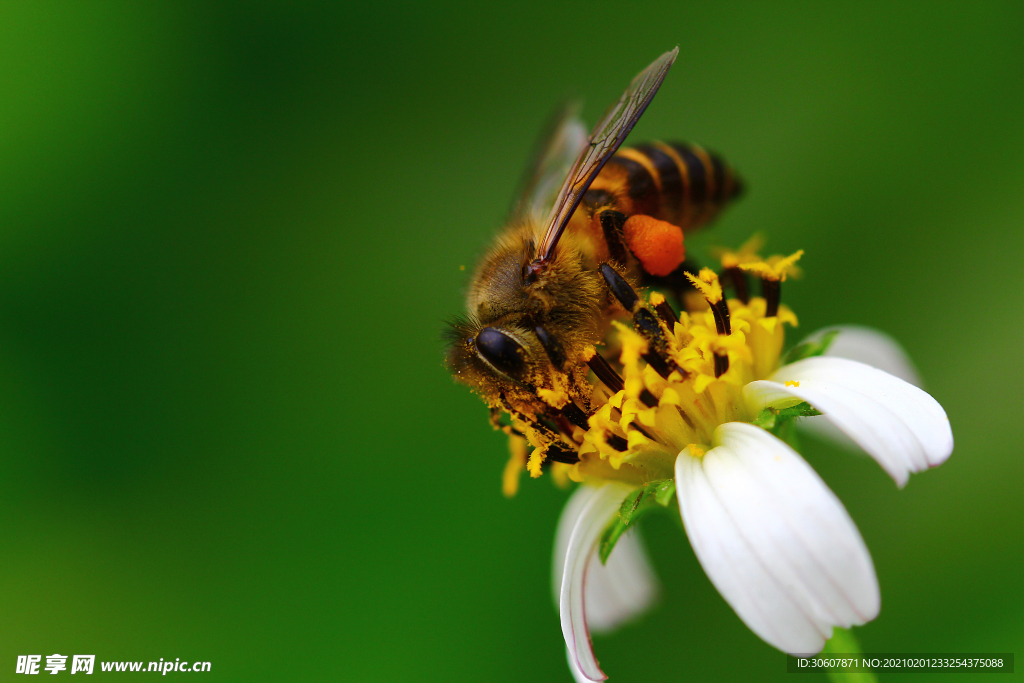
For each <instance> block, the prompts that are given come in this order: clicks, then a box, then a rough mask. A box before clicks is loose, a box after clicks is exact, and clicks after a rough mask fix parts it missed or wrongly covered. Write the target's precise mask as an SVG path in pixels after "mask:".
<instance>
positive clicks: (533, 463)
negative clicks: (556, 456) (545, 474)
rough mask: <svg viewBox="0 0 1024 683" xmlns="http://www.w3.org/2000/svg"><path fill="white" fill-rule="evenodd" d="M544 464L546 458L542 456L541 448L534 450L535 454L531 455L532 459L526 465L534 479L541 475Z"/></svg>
mask: <svg viewBox="0 0 1024 683" xmlns="http://www.w3.org/2000/svg"><path fill="white" fill-rule="evenodd" d="M543 462H544V456H543V455H542V454H541V452H540V449H539V448H534V449H533V452H532V453H530V459H529V461H528V462H527V463H526V469H527V471H529V473H530V476H531V477H532V478H534V479H536V478H537V477H539V476H540V475H541V468H540V466H541V463H543Z"/></svg>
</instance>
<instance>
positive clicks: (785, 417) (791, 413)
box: [753, 401, 821, 436]
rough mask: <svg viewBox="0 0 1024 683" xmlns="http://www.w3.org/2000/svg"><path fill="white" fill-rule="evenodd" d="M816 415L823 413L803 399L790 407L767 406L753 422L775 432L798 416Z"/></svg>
mask: <svg viewBox="0 0 1024 683" xmlns="http://www.w3.org/2000/svg"><path fill="white" fill-rule="evenodd" d="M814 415H821V413H820V412H818V411H817V410H815V409H814V408H812V407H811V404H809V403H807V401H801V402H800V403H797V404H796V405H793V406H789V407H788V408H765V409H764V410H762V411H761V412H760V413H758V414H757V417H755V418H754V422H753V423H754V424H755V425H757V426H758V427H760V428H762V429H766V430H768V431H769V432H771V433H773V434H775V430H777V429H778V428H779V427H780V426H781V425H782V424H783V423H785V422H791V421H792V420H793V419H794V418H797V417H812V416H814ZM776 436H778V435H776Z"/></svg>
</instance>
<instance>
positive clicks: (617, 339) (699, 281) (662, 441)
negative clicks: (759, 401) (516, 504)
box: [504, 252, 803, 495]
mask: <svg viewBox="0 0 1024 683" xmlns="http://www.w3.org/2000/svg"><path fill="white" fill-rule="evenodd" d="M802 253H803V252H797V253H795V254H793V255H792V256H789V257H786V258H783V257H774V258H771V259H768V260H760V259H755V257H752V256H751V255H750V254H748V253H743V254H742V258H739V257H737V254H735V253H727V254H725V255H723V272H724V273H726V274H728V275H729V276H730V278H729V279H728V280H727V281H726V282H725V283H723V282H721V281H720V280H719V276H718V275H717V274H716V273H715V272H714V271H713V270H710V269H707V268H705V269H703V270H701V272H700V273H699V274H698V275H697V276H690V281H691V282H692V284H693V285H694V287H695V288H696V290H697V293H699V294H697V293H695V297H694V298H696V300H697V305H694V302H693V301H692V300H688V308H689V311H688V312H682V313H680V314H678V316H677V315H676V314H675V312H674V311H673V310H672V309H671V308H670V307H669V306H668V303H667V302H666V300H665V297H664V296H663V295H661V294H660V293H658V292H652V293H651V294H650V296H649V298H648V300H647V302H641V303H639V304H637V306H636V307H634V311H633V314H634V321H635V322H636V327H633V326H629V325H626V324H623V323H621V322H618V321H616V322H615V323H613V330H612V332H611V333H610V334H609V337H608V338H607V339H606V340H605V348H606V349H609V348H610V349H615V350H617V356H618V363H617V364H616V363H614V361H612V359H613V357H614V354H613V355H612V356H608V358H607V360H605V359H602V358H601V357H600V355H599V354H598V353H597V350H596V349H594V348H592V347H591V348H588V349H587V351H586V352H585V353H584V357H583V359H582V361H583V362H586V363H588V364H589V365H590V367H591V369H592V370H593V371H594V375H596V380H594V381H593V392H592V395H591V401H590V404H591V405H590V409H591V410H590V413H589V417H587V428H586V429H583V428H582V427H579V426H573V427H572V433H571V434H569V433H567V432H563V438H565V439H566V444H569V443H570V442H571V444H572V447H574V448H575V450H576V453H577V454H578V456H579V461H578V462H575V463H572V464H570V463H569V462H552V463H548V462H546V461H547V460H548V458H547V455H546V449H545V448H543V443H541V442H539V441H538V440H537V439H536V438H535V435H534V434H533V433H532V430H531V429H529V428H528V426H527V425H519V426H520V427H521V428H522V431H523V433H524V435H525V438H523V437H514V439H515V441H516V442H515V444H514V446H513V449H512V458H511V460H510V462H509V466H508V468H507V469H506V472H505V478H504V483H505V486H504V489H505V493H506V495H511V494H513V493H514V491H515V485H516V480H517V479H518V476H519V473H520V472H521V471H522V470H523V469H526V470H527V471H528V472H529V473H530V475H531V476H534V477H537V476H540V475H541V473H542V471H543V469H542V466H545V468H546V466H547V465H548V464H550V465H551V472H552V473H553V474H554V475H555V477H556V480H561V481H565V480H566V479H571V480H573V481H577V482H582V481H602V480H604V481H607V480H618V481H624V482H627V483H630V484H634V485H639V484H644V483H646V482H649V481H655V480H659V479H666V478H671V477H672V476H673V474H674V469H675V461H676V458H677V457H678V456H679V454H680V453H682V452H686V453H688V454H689V455H690V456H692V457H695V458H700V457H703V456H704V454H705V453H706V452H707V451H708V450H709V449H710V448H711V447H710V446H709V445H708V444H710V443H711V442H712V435H713V434H714V431H715V429H716V428H717V427H718V426H719V425H721V424H723V423H726V422H737V421H738V422H750V421H751V420H753V418H754V417H755V415H752V414H750V411H749V409H748V408H747V404H746V401H745V400H744V397H743V387H744V386H746V385H747V384H748V383H750V382H753V381H755V380H759V379H765V378H767V377H768V376H770V375H771V374H772V373H773V372H774V371H775V370H776V369H777V368H778V365H779V359H780V357H781V354H782V350H783V346H784V343H785V325H787V324H789V325H793V326H796V325H797V319H796V316H795V315H794V314H793V312H792V311H791V310H790V309H789V308H788V307H786V306H784V305H781V304H780V303H779V284H780V282H781V281H783V280H785V278H786V275H787V273H789V274H791V273H793V271H794V269H795V266H794V263H795V262H796V261H797V260H798V259H799V258H800V256H801V255H802ZM737 261H738V262H739V263H737ZM745 273H753V274H755V275H757V276H760V279H761V288H762V294H763V296H758V297H749V296H748V295H747V288H746V286H745V282H746V278H747V276H746V275H745ZM723 284H725V285H726V286H727V287H730V288H731V290H732V291H734V292H735V294H736V296H735V298H728V297H727V296H726V288H725V287H723ZM640 309H644V310H640ZM641 314H642V315H641ZM641 317H642V318H643V321H644V322H643V324H641ZM651 321H654V322H653V323H652V322H651ZM652 324H655V325H656V326H657V327H659V328H660V334H659V333H654V334H652V330H651V325H652ZM606 354H607V351H606ZM608 361H612V362H608ZM592 379H593V376H592ZM549 393H550V394H551V395H545V396H544V399H545V400H547V401H548V402H549V403H551V404H552V405H562V404H567V403H568V402H569V401H570V399H569V398H568V396H562V395H558V396H555V395H554V394H555V393H556V392H549ZM563 399H564V400H563ZM581 423H582V416H581V420H580V421H579V422H578V424H581ZM527 439H529V441H531V442H533V443H534V446H536V448H535V450H534V451H533V452H532V453H529V454H527V452H526V440H527Z"/></svg>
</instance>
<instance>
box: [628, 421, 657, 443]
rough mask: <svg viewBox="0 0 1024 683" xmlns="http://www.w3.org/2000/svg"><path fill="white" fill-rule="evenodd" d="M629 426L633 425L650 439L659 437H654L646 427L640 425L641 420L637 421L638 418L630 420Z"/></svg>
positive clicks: (653, 439)
mask: <svg viewBox="0 0 1024 683" xmlns="http://www.w3.org/2000/svg"><path fill="white" fill-rule="evenodd" d="M629 426H630V427H632V428H633V429H635V430H636V431H638V432H640V433H641V434H643V435H644V436H646V437H647V438H648V439H650V440H651V441H657V439H655V438H654V437H653V436H651V435H650V434H648V433H647V430H646V429H644V428H643V427H641V426H640V423H639V422H637V421H636V420H633V421H632V422H630V423H629Z"/></svg>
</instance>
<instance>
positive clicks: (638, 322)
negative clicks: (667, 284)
mask: <svg viewBox="0 0 1024 683" xmlns="http://www.w3.org/2000/svg"><path fill="white" fill-rule="evenodd" d="M598 270H600V271H601V276H602V277H603V278H604V281H605V283H606V284H607V285H608V289H609V290H611V293H612V294H613V295H614V296H615V298H616V299H618V301H619V303H620V304H622V307H623V308H625V309H626V310H627V311H629V312H630V313H632V314H633V325H634V327H635V328H636V331H637V332H639V333H640V334H641V335H643V337H644V338H645V339H647V344H648V349H647V353H645V354H644V355H643V359H644V360H645V361H647V363H648V365H650V366H651V367H652V368H654V369H655V370H656V371H657V372H658V374H659V375H661V376H662V377H665V378H666V379H667V378H668V376H669V373H671V372H672V371H673V370H679V371H680V372H682V370H681V369H680V368H679V366H678V365H676V362H675V361H674V360H672V359H671V358H670V357H669V355H668V341H667V340H666V339H665V333H664V331H663V330H662V329H661V323H659V322H658V318H657V316H656V315H654V314H653V313H651V312H650V311H649V310H647V309H646V308H644V306H643V304H642V303H641V302H640V297H639V296H637V293H636V291H634V290H633V288H632V287H631V286H630V285H629V283H628V282H626V279H625V278H623V277H622V276H621V275H619V273H618V271H616V270H615V269H614V268H612V267H611V266H610V265H609V264H607V263H602V264H601V265H600V267H599V268H598Z"/></svg>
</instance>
